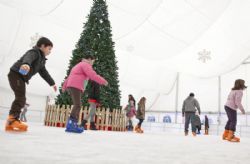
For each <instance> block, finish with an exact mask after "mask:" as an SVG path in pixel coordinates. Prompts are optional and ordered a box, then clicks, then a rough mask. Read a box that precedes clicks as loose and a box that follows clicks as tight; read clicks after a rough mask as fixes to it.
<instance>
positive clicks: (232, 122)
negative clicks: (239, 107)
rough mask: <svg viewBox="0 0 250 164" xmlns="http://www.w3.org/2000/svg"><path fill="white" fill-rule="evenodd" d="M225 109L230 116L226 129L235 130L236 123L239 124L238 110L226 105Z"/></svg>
mask: <svg viewBox="0 0 250 164" xmlns="http://www.w3.org/2000/svg"><path fill="white" fill-rule="evenodd" d="M225 110H226V112H227V117H228V121H227V124H226V127H225V129H226V130H231V131H234V132H235V130H236V125H237V112H236V110H233V109H231V108H229V107H228V106H225Z"/></svg>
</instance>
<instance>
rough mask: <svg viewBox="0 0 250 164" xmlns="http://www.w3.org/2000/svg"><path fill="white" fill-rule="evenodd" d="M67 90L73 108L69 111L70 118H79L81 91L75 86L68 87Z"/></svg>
mask: <svg viewBox="0 0 250 164" xmlns="http://www.w3.org/2000/svg"><path fill="white" fill-rule="evenodd" d="M68 92H69V93H70V96H71V98H72V101H73V105H74V106H73V109H72V111H71V113H70V118H72V119H74V120H77V121H78V118H79V113H80V110H81V96H82V91H81V90H79V89H76V88H72V87H70V88H68Z"/></svg>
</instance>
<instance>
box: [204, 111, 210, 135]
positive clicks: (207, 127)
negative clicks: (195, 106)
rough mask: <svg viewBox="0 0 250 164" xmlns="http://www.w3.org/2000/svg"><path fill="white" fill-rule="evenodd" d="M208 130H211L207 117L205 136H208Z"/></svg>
mask: <svg viewBox="0 0 250 164" xmlns="http://www.w3.org/2000/svg"><path fill="white" fill-rule="evenodd" d="M208 130H209V120H208V117H207V115H205V135H208Z"/></svg>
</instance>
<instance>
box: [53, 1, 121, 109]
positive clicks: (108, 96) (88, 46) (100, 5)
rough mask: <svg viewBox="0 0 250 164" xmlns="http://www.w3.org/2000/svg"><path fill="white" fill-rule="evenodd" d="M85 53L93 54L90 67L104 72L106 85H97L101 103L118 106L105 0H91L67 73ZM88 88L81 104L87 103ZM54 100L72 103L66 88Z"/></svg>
mask: <svg viewBox="0 0 250 164" xmlns="http://www.w3.org/2000/svg"><path fill="white" fill-rule="evenodd" d="M86 55H93V56H95V58H96V61H95V64H94V65H93V68H94V69H95V70H96V72H97V73H98V74H100V75H101V76H103V77H104V78H105V79H106V80H107V81H108V82H109V85H108V86H107V87H101V88H100V101H101V105H102V106H103V107H106V108H111V109H113V108H119V107H120V97H121V96H120V90H119V80H118V67H117V61H116V57H115V50H114V42H113V41H112V34H111V25H110V22H109V19H108V10H107V4H106V1H104V0H93V6H92V8H91V11H90V14H89V15H88V16H87V22H86V23H85V24H84V30H83V32H82V33H81V36H80V39H79V41H78V42H77V44H76V47H75V49H74V50H73V52H72V57H71V59H70V62H69V67H68V70H67V75H66V77H65V79H66V78H67V77H68V75H69V73H70V71H71V69H72V67H73V66H75V65H76V64H77V63H78V62H79V61H81V59H82V58H84V57H85V56H86ZM87 90H88V87H87V88H86V91H85V93H84V95H83V97H82V102H83V105H87V94H86V93H87ZM56 104H60V105H63V104H67V105H71V104H72V100H71V98H70V96H69V94H68V93H67V92H64V93H62V90H61V88H60V94H59V95H58V96H57V98H56Z"/></svg>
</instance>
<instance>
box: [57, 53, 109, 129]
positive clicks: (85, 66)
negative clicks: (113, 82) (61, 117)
mask: <svg viewBox="0 0 250 164" xmlns="http://www.w3.org/2000/svg"><path fill="white" fill-rule="evenodd" d="M94 62H95V58H94V57H93V56H91V55H87V56H86V58H85V59H83V60H82V61H81V62H80V63H78V64H77V65H75V66H74V67H73V68H72V69H71V72H70V74H69V76H68V78H67V79H66V80H65V82H64V84H63V88H62V90H63V91H66V90H67V91H68V92H69V93H70V96H71V98H72V100H73V106H74V107H73V109H72V111H71V113H70V117H69V119H68V122H67V125H66V130H65V131H66V132H73V133H82V132H83V130H84V128H83V127H82V126H79V125H78V124H77V123H78V118H79V112H80V110H81V96H82V93H83V92H84V87H83V85H84V83H86V82H87V81H88V80H89V79H90V80H93V81H96V82H97V83H99V84H100V85H108V82H107V81H106V80H105V79H104V78H103V77H101V76H100V75H97V73H96V72H95V71H94V70H93V68H92V65H93V64H94Z"/></svg>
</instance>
